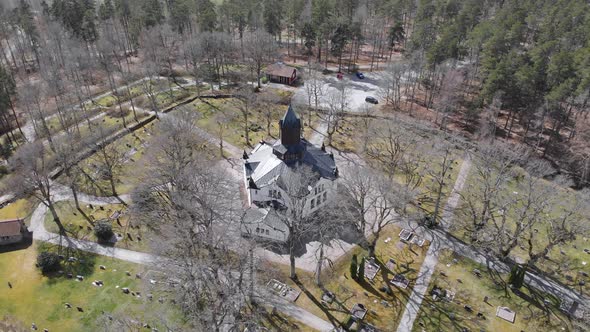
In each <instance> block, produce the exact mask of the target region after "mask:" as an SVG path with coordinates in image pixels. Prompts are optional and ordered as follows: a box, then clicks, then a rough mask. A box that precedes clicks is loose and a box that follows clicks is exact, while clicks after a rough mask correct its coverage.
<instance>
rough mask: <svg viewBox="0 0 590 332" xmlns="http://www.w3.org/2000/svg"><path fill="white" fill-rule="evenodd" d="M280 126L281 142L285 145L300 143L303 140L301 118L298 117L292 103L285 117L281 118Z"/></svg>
mask: <svg viewBox="0 0 590 332" xmlns="http://www.w3.org/2000/svg"><path fill="white" fill-rule="evenodd" d="M279 127H280V128H281V144H283V145H285V146H289V145H299V142H300V141H301V120H300V119H299V117H297V114H295V111H293V108H292V107H291V105H289V109H288V110H287V112H286V113H285V115H284V116H283V119H282V120H279Z"/></svg>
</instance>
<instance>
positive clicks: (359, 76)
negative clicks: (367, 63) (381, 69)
mask: <svg viewBox="0 0 590 332" xmlns="http://www.w3.org/2000/svg"><path fill="white" fill-rule="evenodd" d="M356 77H358V78H360V79H361V80H362V79H364V78H365V74H363V73H361V72H360V71H358V72H356Z"/></svg>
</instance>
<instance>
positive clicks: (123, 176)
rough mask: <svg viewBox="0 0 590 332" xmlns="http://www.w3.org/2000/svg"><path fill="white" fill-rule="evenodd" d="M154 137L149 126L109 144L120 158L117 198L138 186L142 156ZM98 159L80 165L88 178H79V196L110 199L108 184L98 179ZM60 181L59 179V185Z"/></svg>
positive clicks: (104, 180) (116, 174)
mask: <svg viewBox="0 0 590 332" xmlns="http://www.w3.org/2000/svg"><path fill="white" fill-rule="evenodd" d="M156 134H157V128H156V126H155V123H154V122H152V123H150V124H148V125H147V126H145V127H144V128H142V129H139V130H136V131H135V132H133V133H131V134H128V135H125V136H123V137H122V138H120V139H119V140H117V141H115V142H113V143H111V147H114V149H116V151H118V152H119V153H121V154H122V155H123V160H121V167H120V168H118V169H117V170H116V172H115V178H116V179H117V181H116V189H117V192H118V193H119V194H127V193H129V192H131V191H132V190H133V188H135V186H136V185H137V184H138V183H140V182H141V178H142V176H143V175H144V174H143V170H144V169H145V162H146V160H145V158H144V157H145V153H146V150H147V148H148V147H149V145H150V144H151V140H152V139H153V137H154V136H155V135H156ZM100 160H101V159H100V155H98V154H93V155H92V156H90V157H89V158H87V159H85V160H83V161H81V162H80V164H79V165H80V167H82V169H83V170H84V171H85V172H86V173H87V174H88V175H89V176H90V178H92V180H91V179H89V178H88V177H84V176H81V177H80V180H79V182H78V185H79V187H80V188H81V191H82V192H85V193H88V194H92V195H95V196H110V195H111V189H110V182H109V181H108V179H103V178H101V177H100V176H99V173H100V165H101V162H100ZM60 180H62V181H63V179H62V178H61V177H60V178H59V179H58V181H60Z"/></svg>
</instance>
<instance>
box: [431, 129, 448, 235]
mask: <svg viewBox="0 0 590 332" xmlns="http://www.w3.org/2000/svg"><path fill="white" fill-rule="evenodd" d="M435 139H437V140H436V141H434V143H433V144H432V150H431V151H432V152H431V159H430V162H429V163H428V166H427V174H428V176H429V177H430V181H431V182H430V185H429V192H430V194H431V195H432V196H434V210H433V212H432V216H431V217H432V219H431V221H430V222H431V223H432V224H431V225H436V224H437V223H438V221H439V214H441V204H442V203H443V202H442V198H443V195H444V194H445V192H446V189H448V188H449V185H450V181H449V179H450V178H451V171H452V170H453V165H454V163H455V151H454V147H453V146H452V145H451V142H447V141H446V140H444V139H443V138H442V137H435ZM443 222H444V220H443Z"/></svg>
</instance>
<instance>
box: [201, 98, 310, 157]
mask: <svg viewBox="0 0 590 332" xmlns="http://www.w3.org/2000/svg"><path fill="white" fill-rule="evenodd" d="M263 93H266V94H274V95H275V97H276V98H282V99H287V100H288V98H289V97H290V93H289V92H287V91H282V90H273V89H268V90H266V91H265V92H263ZM285 94H288V95H285ZM239 106H240V101H239V100H237V99H236V98H224V99H212V98H207V99H199V100H196V101H194V102H193V103H191V104H190V107H191V108H192V109H194V110H195V111H197V112H198V113H199V116H200V117H199V119H198V120H197V125H198V126H199V127H201V128H202V129H204V130H205V131H207V132H209V133H211V134H212V135H214V136H216V137H219V133H220V125H221V128H222V137H223V140H225V141H227V142H229V143H231V144H233V145H235V146H237V147H239V148H248V147H249V146H248V144H246V141H245V138H244V121H243V119H244V118H243V115H242V113H241V112H240V109H239ZM267 107H272V113H271V114H269V115H270V117H267V114H265V113H266V112H265V110H267V109H266V108H267ZM287 108H288V105H286V104H285V103H282V102H281V103H276V104H271V105H267V104H265V105H261V106H259V107H257V106H252V107H251V108H250V110H249V112H248V123H249V133H248V136H249V141H250V145H251V146H254V145H256V144H257V143H258V142H259V141H261V140H267V141H274V140H275V139H277V138H278V137H279V126H278V122H279V120H280V119H282V117H283V115H284V114H285V112H286V111H287ZM299 116H300V117H302V120H303V122H305V123H306V120H307V115H305V118H303V115H302V114H300V115H299ZM267 119H270V126H269V129H270V135H269V133H268V132H267ZM304 132H305V133H307V132H310V133H311V132H312V131H311V130H310V129H307V128H304Z"/></svg>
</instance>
